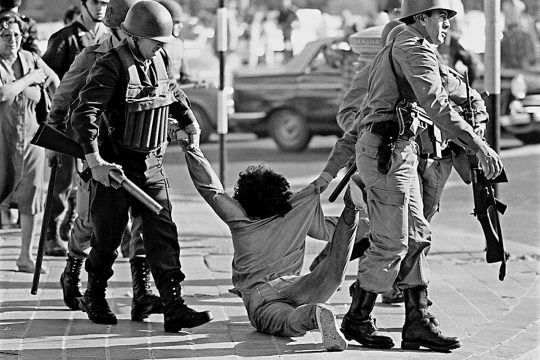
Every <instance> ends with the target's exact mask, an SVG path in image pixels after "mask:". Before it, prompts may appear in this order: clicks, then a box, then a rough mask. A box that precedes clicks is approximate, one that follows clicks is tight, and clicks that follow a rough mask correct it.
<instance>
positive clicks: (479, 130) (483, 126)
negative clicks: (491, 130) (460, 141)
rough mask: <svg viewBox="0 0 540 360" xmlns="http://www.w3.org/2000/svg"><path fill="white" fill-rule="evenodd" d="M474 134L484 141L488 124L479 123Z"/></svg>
mask: <svg viewBox="0 0 540 360" xmlns="http://www.w3.org/2000/svg"><path fill="white" fill-rule="evenodd" d="M474 133H475V134H476V135H478V136H480V137H481V138H482V139H483V138H484V135H485V134H486V123H478V125H477V126H476V127H475V128H474Z"/></svg>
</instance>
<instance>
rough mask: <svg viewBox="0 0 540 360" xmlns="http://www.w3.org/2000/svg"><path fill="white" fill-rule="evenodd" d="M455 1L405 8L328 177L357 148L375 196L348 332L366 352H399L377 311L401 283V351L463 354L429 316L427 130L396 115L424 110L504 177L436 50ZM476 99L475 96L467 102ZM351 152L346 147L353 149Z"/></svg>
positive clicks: (409, 0)
mask: <svg viewBox="0 0 540 360" xmlns="http://www.w3.org/2000/svg"><path fill="white" fill-rule="evenodd" d="M453 4H454V2H453V0H414V1H413V0H404V1H403V4H402V15H401V16H402V17H401V19H400V20H401V21H402V22H404V23H405V24H406V25H407V26H406V28H405V29H404V30H403V31H401V32H400V33H399V34H398V35H397V36H396V38H395V40H394V41H393V42H392V43H390V44H388V45H387V46H384V47H383V48H382V49H381V50H380V51H379V52H378V53H377V55H376V56H375V58H374V60H373V62H372V65H371V67H370V70H369V80H368V82H367V96H366V98H365V100H364V102H363V103H362V107H361V109H360V111H359V112H358V113H357V115H356V117H357V119H358V121H359V123H358V130H359V131H358V133H359V134H358V138H357V139H356V138H355V137H354V136H352V135H351V133H347V134H345V136H344V137H343V138H342V139H340V140H339V141H338V143H337V144H336V145H335V146H334V149H333V150H332V153H331V155H330V158H329V159H328V162H327V165H326V166H325V168H324V171H323V172H327V173H329V174H331V175H334V176H335V175H336V174H337V171H338V170H339V169H340V168H341V167H343V166H344V165H346V163H347V161H348V160H349V157H350V154H351V153H352V151H344V148H348V149H351V148H355V150H356V164H357V166H358V172H359V179H358V181H359V183H360V186H361V187H363V189H364V191H365V194H366V196H365V198H366V204H367V209H368V213H369V221H370V232H369V239H370V246H369V248H368V249H367V250H366V252H365V253H364V255H363V257H361V258H360V261H359V266H358V276H357V281H356V282H355V283H354V284H353V286H352V289H351V295H352V297H353V299H352V303H351V306H350V308H349V311H348V312H347V314H346V315H345V316H344V318H343V322H342V324H341V330H342V331H343V333H344V335H345V337H346V338H347V339H349V340H353V339H354V340H356V341H357V342H359V343H361V344H362V345H364V346H366V347H373V348H391V347H393V346H394V343H393V340H392V339H391V338H390V337H388V336H385V335H384V334H382V333H381V332H380V331H379V330H378V329H377V327H376V326H375V323H374V321H373V319H372V318H371V312H372V310H373V307H374V305H375V300H376V298H377V295H378V294H380V293H385V292H387V291H389V290H390V289H391V288H392V285H393V284H394V281H395V280H396V278H397V279H398V280H399V286H400V287H401V288H403V289H404V295H405V317H406V318H405V324H404V326H403V330H402V342H401V347H402V348H403V349H418V348H419V347H421V346H422V347H427V348H429V349H432V350H435V351H445V352H446V351H450V350H452V349H455V348H458V347H460V343H459V340H458V339H457V338H455V337H447V336H444V335H443V334H442V333H441V331H440V330H439V328H438V325H437V324H438V321H437V320H436V319H435V318H434V317H433V316H431V314H429V312H428V302H429V301H428V293H427V288H428V285H429V269H428V268H427V262H426V254H427V252H428V251H429V248H430V245H431V230H430V226H429V223H428V221H427V220H426V218H425V215H424V213H423V200H422V196H421V189H420V181H419V179H418V169H417V166H418V155H417V152H418V151H417V145H416V143H415V139H416V138H417V136H418V135H419V134H420V133H421V132H422V130H423V129H424V127H423V126H422V125H421V124H419V123H418V120H417V119H416V120H412V119H411V120H408V121H404V118H400V117H399V116H397V114H396V107H397V105H398V104H399V103H400V102H401V101H402V100H405V101H408V102H416V103H417V104H419V106H421V107H422V108H424V109H425V110H426V112H427V115H428V116H429V117H430V119H431V120H433V122H434V123H435V124H436V125H437V126H438V127H439V128H440V130H441V132H442V133H443V135H444V136H445V137H446V138H448V139H451V140H452V141H454V142H455V143H456V144H458V145H460V146H462V147H463V148H465V149H466V150H467V152H468V153H469V154H471V155H472V154H474V155H476V157H477V158H478V160H479V163H480V164H481V166H482V169H483V171H484V173H485V175H486V177H487V178H488V179H493V178H495V177H496V176H498V175H499V174H500V173H501V171H502V168H503V167H502V162H501V159H500V157H499V156H498V155H497V153H496V152H495V151H494V150H493V149H491V148H490V147H489V146H488V145H487V143H485V142H484V141H483V140H482V138H481V137H479V136H478V135H477V134H476V133H475V132H474V129H473V128H472V127H471V126H470V125H469V124H467V122H465V120H463V118H462V117H461V116H460V114H459V113H458V112H457V111H456V110H455V109H453V108H452V107H451V105H450V101H449V94H448V91H447V89H445V85H446V84H445V83H444V80H443V78H444V76H442V75H441V73H442V70H443V69H442V67H441V64H440V63H439V60H438V58H437V55H436V54H435V52H434V50H433V46H432V45H440V44H441V43H442V42H444V39H445V37H446V35H447V31H448V28H449V26H450V23H449V19H450V18H451V17H452V16H454V15H455V14H456V11H455V10H454V7H453ZM465 100H466V96H465ZM344 144H345V145H344Z"/></svg>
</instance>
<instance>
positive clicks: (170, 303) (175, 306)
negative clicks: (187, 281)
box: [160, 271, 214, 333]
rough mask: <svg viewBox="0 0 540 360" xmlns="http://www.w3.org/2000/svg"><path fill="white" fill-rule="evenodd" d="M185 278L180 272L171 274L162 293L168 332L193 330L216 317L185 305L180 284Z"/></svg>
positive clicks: (208, 312)
mask: <svg viewBox="0 0 540 360" xmlns="http://www.w3.org/2000/svg"><path fill="white" fill-rule="evenodd" d="M183 278H184V276H183V274H182V273H181V272H179V271H174V272H171V274H169V277H168V278H167V280H166V281H167V283H166V284H164V285H163V287H162V288H163V291H160V294H161V298H162V300H163V308H164V312H165V324H164V329H165V331H166V332H173V333H176V332H179V331H180V330H182V329H183V328H193V327H196V326H199V325H202V324H206V323H207V322H209V321H210V320H212V319H213V318H214V317H213V316H212V313H210V311H202V312H197V311H195V310H193V309H191V308H189V307H188V306H187V305H186V304H184V299H182V288H181V286H180V282H181V281H182V280H183Z"/></svg>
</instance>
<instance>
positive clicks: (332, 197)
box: [328, 162, 356, 202]
mask: <svg viewBox="0 0 540 360" xmlns="http://www.w3.org/2000/svg"><path fill="white" fill-rule="evenodd" d="M355 172H356V162H354V163H352V165H351V167H350V168H349V170H347V173H346V174H345V176H344V177H343V179H341V181H340V182H339V184H338V185H337V186H336V188H335V189H334V191H332V194H330V197H329V198H328V201H330V202H334V201H336V199H337V197H338V196H339V194H340V193H341V192H342V191H343V189H344V188H345V186H346V185H347V183H348V182H349V180H350V179H351V176H353V175H354V173H355Z"/></svg>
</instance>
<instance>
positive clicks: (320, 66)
mask: <svg viewBox="0 0 540 360" xmlns="http://www.w3.org/2000/svg"><path fill="white" fill-rule="evenodd" d="M350 50H351V48H350V46H349V45H348V44H347V43H344V42H338V43H333V44H329V45H324V46H322V47H321V49H320V51H319V52H318V53H317V55H315V57H314V58H313V60H312V62H311V71H312V72H336V71H341V69H342V68H343V66H344V63H345V59H346V57H347V56H348V54H349V53H350Z"/></svg>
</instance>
